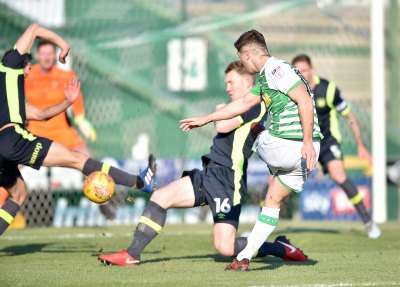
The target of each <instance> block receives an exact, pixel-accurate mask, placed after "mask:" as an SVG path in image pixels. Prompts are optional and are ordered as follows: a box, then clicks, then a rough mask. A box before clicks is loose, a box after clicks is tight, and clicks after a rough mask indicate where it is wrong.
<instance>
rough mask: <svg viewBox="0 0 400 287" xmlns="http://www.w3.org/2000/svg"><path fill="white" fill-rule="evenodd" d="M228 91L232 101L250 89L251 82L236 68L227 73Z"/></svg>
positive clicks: (226, 83)
mask: <svg viewBox="0 0 400 287" xmlns="http://www.w3.org/2000/svg"><path fill="white" fill-rule="evenodd" d="M225 85H226V91H227V93H228V95H229V97H230V99H231V101H234V100H237V99H240V98H242V97H243V96H244V95H246V94H247V92H248V90H249V83H248V82H247V81H246V78H245V77H244V76H241V75H240V74H239V73H238V72H236V71H235V70H232V71H230V72H229V73H227V74H225Z"/></svg>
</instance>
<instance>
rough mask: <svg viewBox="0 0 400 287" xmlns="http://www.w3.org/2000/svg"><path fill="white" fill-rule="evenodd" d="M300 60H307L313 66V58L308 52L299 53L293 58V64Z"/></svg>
mask: <svg viewBox="0 0 400 287" xmlns="http://www.w3.org/2000/svg"><path fill="white" fill-rule="evenodd" d="M298 62H306V63H307V64H308V65H310V67H312V63H311V58H310V56H308V55H306V54H299V55H297V56H296V57H294V58H293V60H292V65H295V64H296V63H298Z"/></svg>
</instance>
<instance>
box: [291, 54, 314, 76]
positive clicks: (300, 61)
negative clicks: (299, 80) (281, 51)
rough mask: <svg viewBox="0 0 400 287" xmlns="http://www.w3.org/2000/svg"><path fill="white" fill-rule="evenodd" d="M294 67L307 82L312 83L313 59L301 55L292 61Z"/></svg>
mask: <svg viewBox="0 0 400 287" xmlns="http://www.w3.org/2000/svg"><path fill="white" fill-rule="evenodd" d="M292 65H293V66H294V67H295V68H296V69H297V70H299V72H300V73H301V74H302V75H303V77H304V78H305V79H306V81H307V82H309V83H311V82H312V77H313V74H314V70H313V66H312V63H311V58H310V57H309V56H308V55H306V54H299V55H297V56H296V57H294V58H293V60H292Z"/></svg>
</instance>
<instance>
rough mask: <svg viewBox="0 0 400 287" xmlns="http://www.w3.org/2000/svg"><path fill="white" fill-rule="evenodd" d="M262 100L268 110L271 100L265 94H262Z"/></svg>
mask: <svg viewBox="0 0 400 287" xmlns="http://www.w3.org/2000/svg"><path fill="white" fill-rule="evenodd" d="M263 99H264V103H265V106H266V107H267V108H268V107H269V106H270V105H271V98H270V97H269V96H268V94H267V93H264V96H263Z"/></svg>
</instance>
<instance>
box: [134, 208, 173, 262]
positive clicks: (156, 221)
mask: <svg viewBox="0 0 400 287" xmlns="http://www.w3.org/2000/svg"><path fill="white" fill-rule="evenodd" d="M166 218H167V210H166V209H164V208H162V207H161V206H159V205H158V204H157V203H155V202H154V201H151V200H150V201H149V204H148V205H147V207H146V208H145V210H144V211H143V214H142V216H141V217H140V218H139V223H138V225H137V226H136V230H135V233H134V234H133V241H132V243H131V245H130V246H129V247H128V249H127V250H126V251H127V252H128V254H129V255H131V256H133V257H134V258H135V259H140V255H141V254H142V251H143V249H144V248H145V247H146V246H147V244H149V243H150V241H152V240H153V239H154V238H155V237H156V236H157V235H158V234H160V232H161V231H162V229H163V227H164V224H165V219H166Z"/></svg>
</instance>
